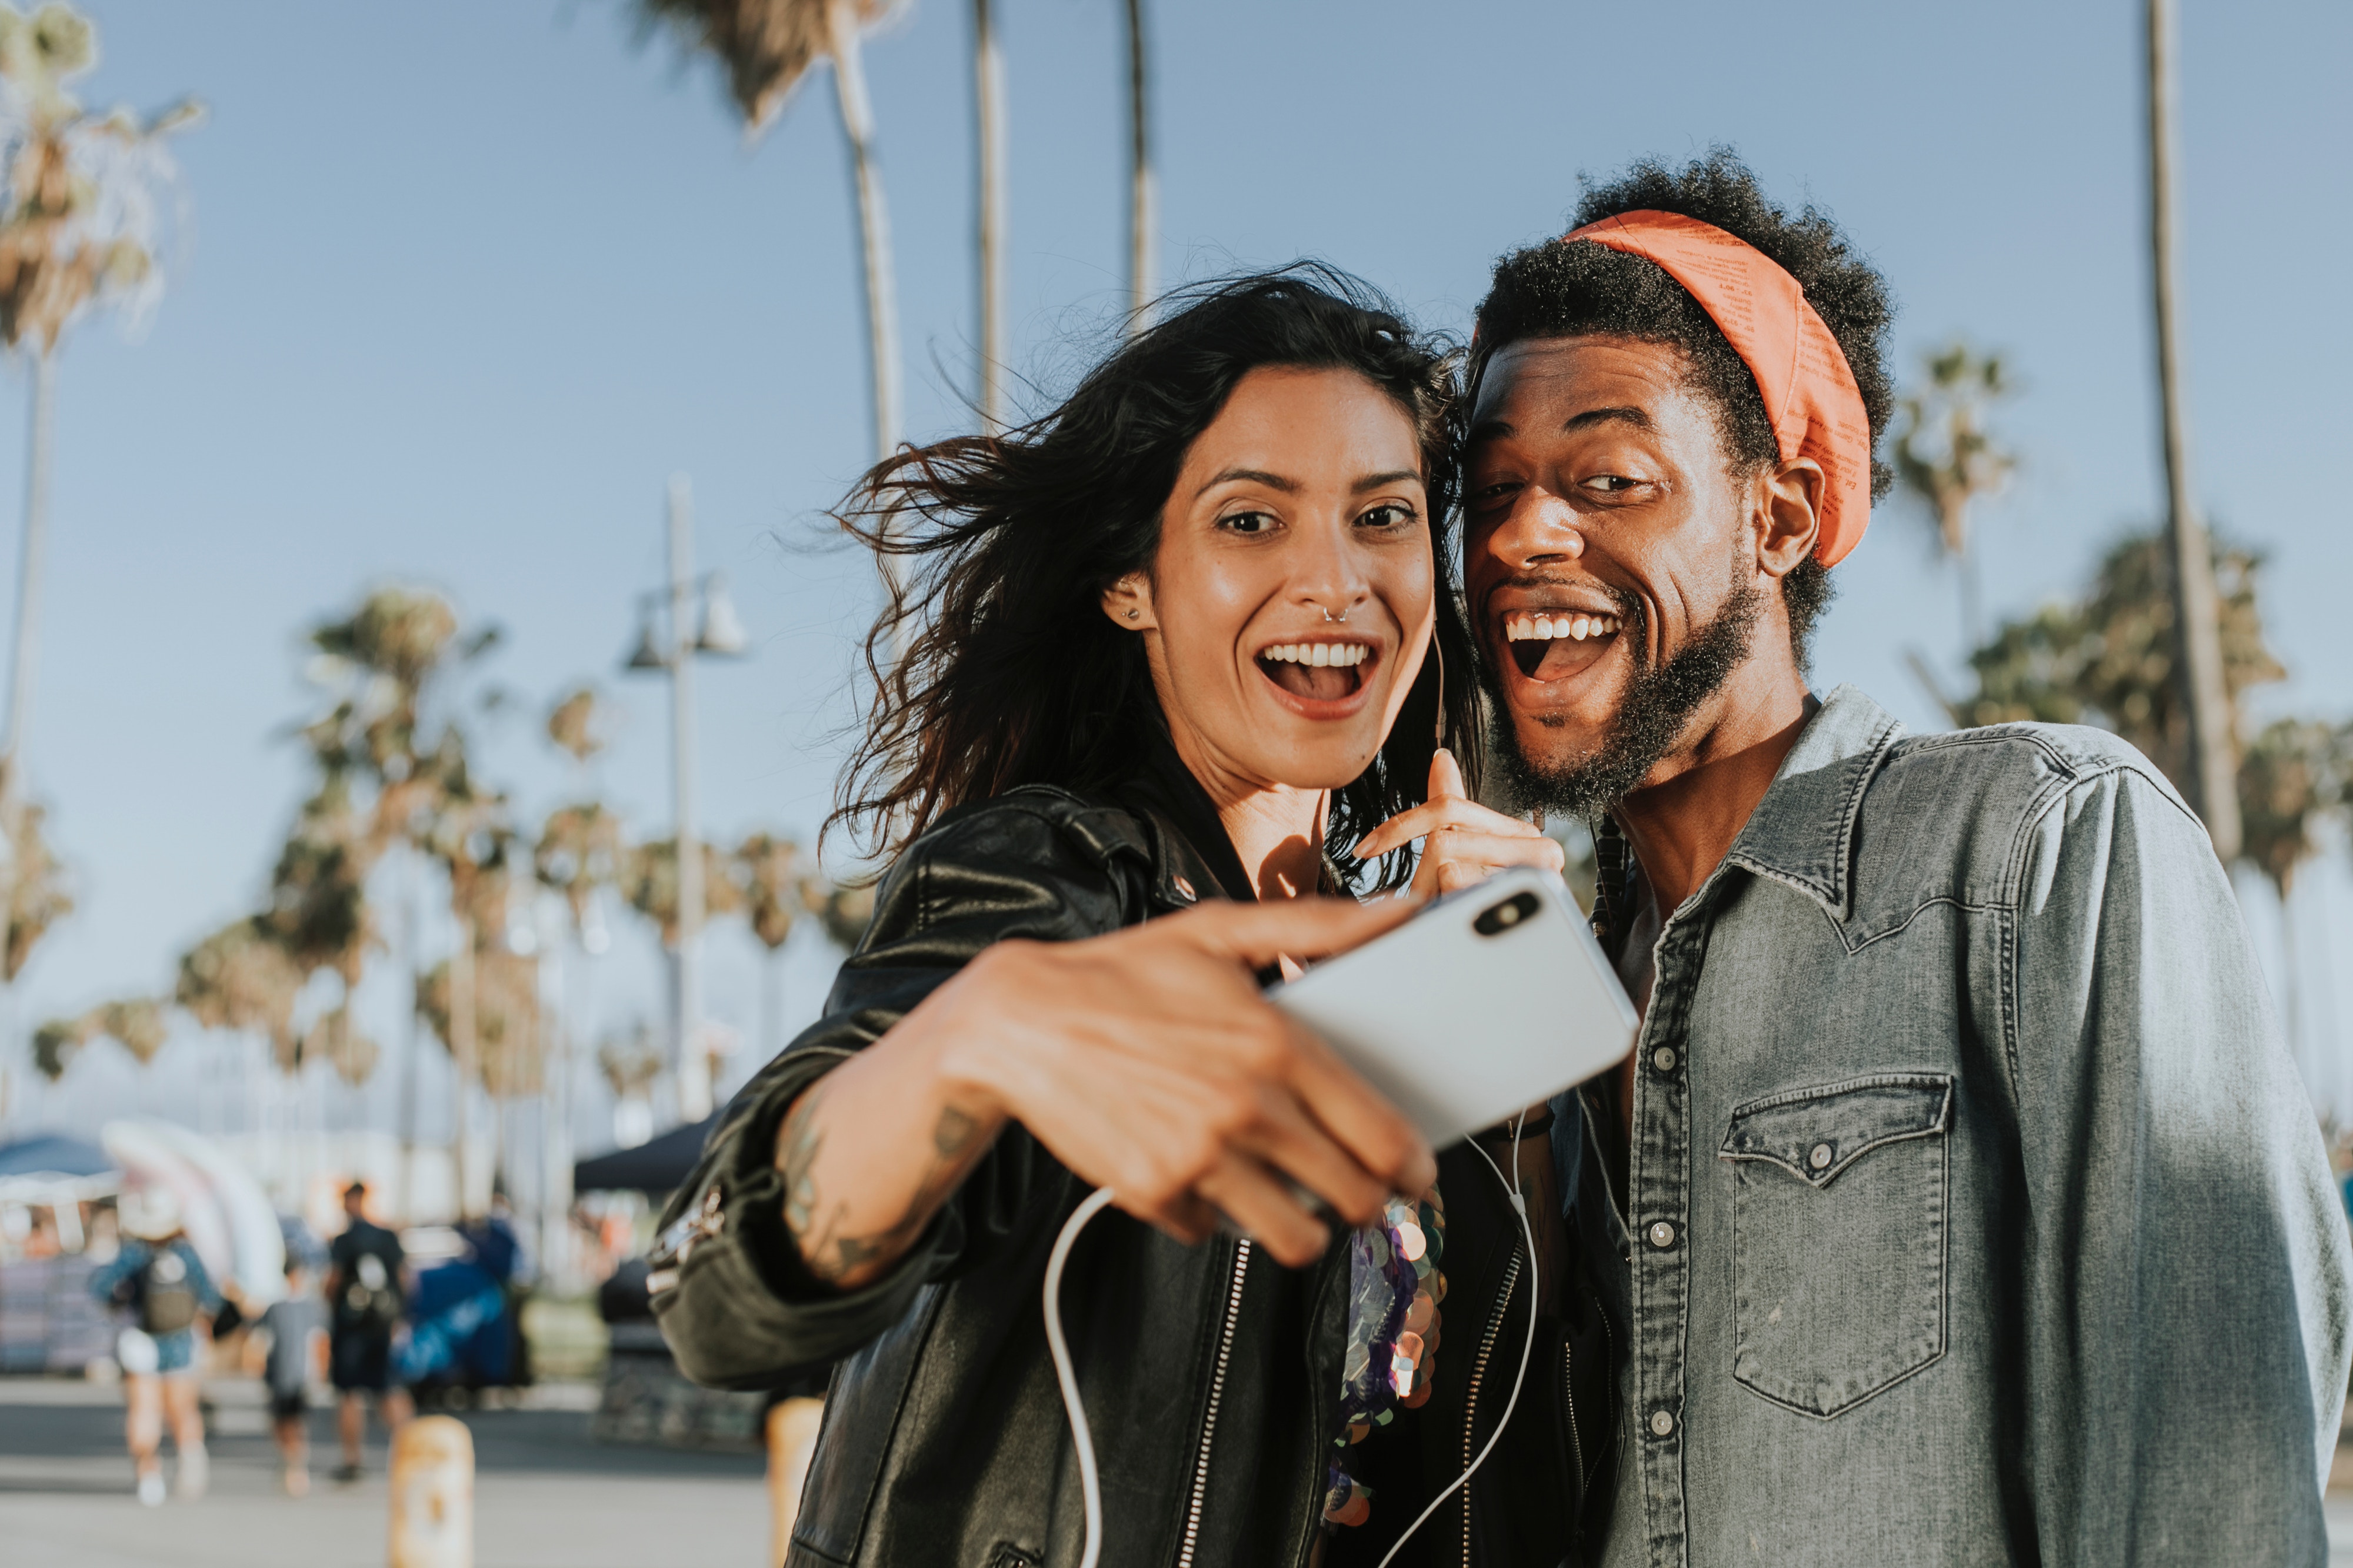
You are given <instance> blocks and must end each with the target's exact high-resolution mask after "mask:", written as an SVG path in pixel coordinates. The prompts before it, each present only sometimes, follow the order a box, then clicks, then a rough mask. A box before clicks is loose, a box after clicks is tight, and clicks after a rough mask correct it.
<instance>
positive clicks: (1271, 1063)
mask: <svg viewBox="0 0 2353 1568" xmlns="http://www.w3.org/2000/svg"><path fill="white" fill-rule="evenodd" d="M1410 912H1411V908H1410V906H1409V905H1408V904H1405V903H1402V902H1399V901H1395V900H1390V901H1384V902H1382V903H1379V904H1375V905H1370V906H1358V905H1356V904H1353V903H1349V902H1345V901H1344V900H1336V899H1313V900H1298V901H1296V902H1292V903H1284V904H1223V903H1219V904H1210V905H1205V906H1203V907H1201V908H1198V909H1194V910H1187V911H1186V912H1184V913H1183V914H1178V915H1171V916H1169V917H1167V918H1166V919H1163V920H1158V921H1153V922H1151V923H1150V924H1149V925H1145V926H1139V927H1136V928H1134V929H1133V930H1129V931H1120V932H1116V933H1114V934H1113V935H1110V936H1105V937H1100V938H1097V939H1095V940H1092V941H1089V942H1052V943H1049V942H999V943H998V944H997V945H996V946H994V947H992V948H990V949H988V950H987V952H984V953H982V954H981V955H980V956H979V957H978V958H976V959H975V960H974V961H973V963H971V964H970V965H968V966H967V967H966V968H965V971H964V973H961V974H959V975H958V976H957V977H956V978H955V979H954V980H952V981H950V982H949V983H948V984H945V985H944V986H942V987H941V988H940V989H939V990H938V991H937V992H935V993H934V994H933V996H932V997H931V998H930V999H929V1000H927V1001H926V1002H925V1003H924V1004H923V1006H922V1007H919V1008H917V1009H916V1011H915V1012H914V1013H913V1014H910V1015H909V1016H908V1017H907V1019H906V1022H905V1024H904V1025H902V1027H906V1026H916V1025H917V1024H918V1021H919V1019H922V1016H923V1014H924V1013H925V1012H927V1011H934V1010H935V1011H936V1014H937V1016H936V1017H935V1018H934V1019H923V1024H924V1025H926V1026H932V1027H936V1028H938V1029H939V1030H940V1034H941V1037H942V1039H943V1040H944V1042H945V1044H944V1049H943V1054H942V1056H941V1058H940V1064H939V1071H940V1076H941V1078H942V1079H943V1080H944V1082H945V1083H947V1084H948V1085H951V1086H954V1090H955V1091H960V1092H961V1094H963V1095H969V1096H972V1097H974V1098H976V1099H977V1100H981V1101H982V1102H984V1103H986V1104H987V1106H988V1107H989V1108H990V1109H991V1110H997V1111H999V1112H1001V1114H1003V1115H1005V1116H1009V1117H1011V1118H1013V1119H1015V1120H1017V1121H1019V1122H1020V1123H1021V1124H1022V1125H1023V1126H1024V1127H1026V1128H1028V1129H1029V1131H1030V1133H1031V1135H1032V1136H1034V1137H1036V1138H1037V1139H1038V1141H1039V1142H1041V1143H1043V1144H1044V1145H1045V1146H1046V1147H1047V1148H1048V1149H1049V1150H1050V1151H1052V1152H1053V1153H1054V1156H1055V1157H1056V1158H1057V1159H1059V1160H1060V1161H1061V1162H1062V1163H1063V1164H1065V1165H1067V1166H1069V1167H1070V1169H1071V1171H1072V1172H1073V1173H1076V1174H1077V1175H1078V1176H1079V1177H1080V1179H1082V1181H1086V1182H1089V1183H1092V1184H1095V1185H1098V1186H1108V1187H1110V1188H1111V1189H1112V1191H1113V1194H1116V1195H1115V1199H1114V1201H1115V1202H1116V1203H1117V1204H1118V1205H1119V1206H1120V1207H1121V1208H1124V1209H1125V1210H1127V1211H1128V1212H1129V1213H1130V1214H1133V1215H1136V1216H1137V1217H1138V1218H1141V1219H1145V1220H1148V1221H1150V1222H1152V1223H1153V1224H1155V1225H1157V1226H1160V1227H1161V1228H1163V1229H1165V1230H1166V1231H1168V1232H1169V1233H1170V1234H1172V1235H1174V1236H1176V1237H1179V1238H1181V1239H1184V1240H1187V1241H1198V1240H1199V1239H1201V1238H1202V1237H1206V1236H1207V1235H1208V1234H1209V1232H1210V1231H1211V1230H1212V1229H1213V1228H1214V1227H1215V1226H1216V1223H1217V1217H1218V1215H1219V1213H1220V1212H1222V1213H1223V1214H1224V1215H1227V1216H1229V1217H1230V1218H1231V1219H1232V1220H1233V1222H1234V1223H1235V1224H1237V1225H1239V1226H1241V1227H1242V1228H1243V1229H1244V1230H1246V1231H1248V1232H1249V1233H1250V1235H1251V1236H1252V1237H1256V1238H1257V1239H1258V1240H1259V1241H1260V1242H1261V1244H1262V1245H1263V1246H1264V1247H1266V1248H1267V1250H1268V1251H1270V1252H1271V1253H1272V1254H1273V1255H1274V1256H1275V1257H1276V1258H1279V1259H1281V1260H1282V1262H1284V1263H1286V1264H1289V1265H1291V1266H1293V1267H1294V1268H1296V1267H1300V1266H1302V1265H1304V1264H1306V1263H1309V1262H1312V1261H1313V1260H1314V1258H1317V1257H1320V1256H1321V1255H1322V1253H1323V1251H1324V1247H1325V1246H1326V1245H1327V1244H1328V1242H1329V1240H1330V1236H1329V1233H1328V1230H1327V1228H1326V1226H1324V1224H1323V1222H1322V1221H1320V1220H1319V1219H1317V1218H1316V1217H1315V1216H1314V1215H1313V1214H1312V1213H1310V1212H1309V1211H1308V1209H1307V1208H1306V1207H1304V1206H1303V1205H1302V1204H1301V1203H1300V1201H1299V1199H1298V1198H1297V1197H1295V1196H1294V1195H1293V1193H1292V1191H1291V1189H1290V1186H1289V1184H1288V1183H1286V1181H1285V1180H1284V1178H1285V1177H1288V1178H1289V1179H1290V1181H1291V1182H1295V1183H1297V1184H1299V1185H1300V1186H1301V1187H1303V1188H1305V1189H1307V1190H1308V1191H1309V1192H1311V1193H1313V1194H1316V1195H1317V1196H1320V1197H1322V1198H1323V1199H1324V1201H1325V1202H1326V1203H1328V1204H1329V1205H1331V1206H1332V1208H1333V1210H1334V1212H1335V1213H1336V1214H1338V1215H1340V1216H1341V1217H1342V1218H1344V1219H1345V1220H1346V1221H1347V1222H1348V1223H1349V1224H1351V1225H1362V1224H1365V1223H1366V1222H1368V1221H1370V1220H1371V1219H1372V1218H1373V1217H1374V1216H1375V1215H1377V1214H1378V1213H1379V1212H1380V1207H1381V1204H1382V1202H1383V1200H1384V1199H1386V1198H1387V1197H1388V1194H1391V1193H1409V1194H1419V1193H1420V1192H1422V1191H1424V1190H1425V1189H1426V1188H1428V1186H1429V1185H1430V1183H1431V1182H1432V1181H1433V1180H1435V1179H1436V1177H1437V1169H1438V1167H1437V1163H1436V1162H1435V1160H1434V1159H1433V1158H1432V1156H1431V1154H1430V1148H1429V1146H1428V1145H1427V1144H1426V1143H1425V1142H1423V1141H1422V1138H1421V1136H1420V1134H1419V1132H1418V1131H1416V1130H1415V1129H1414V1127H1413V1124H1412V1123H1411V1122H1409V1121H1407V1120H1406V1119H1405V1117H1404V1116H1403V1115H1402V1114H1400V1113H1399V1112H1398V1110H1396V1109H1394V1108H1393V1107H1391V1106H1390V1105H1389V1104H1388V1102H1387V1101H1386V1100H1382V1099H1381V1098H1380V1096H1379V1095H1377V1094H1376V1093H1375V1092H1374V1091H1373V1090H1372V1089H1370V1088H1369V1087H1368V1086H1366V1083H1365V1082H1364V1080H1363V1079H1360V1078H1358V1077H1357V1076H1356V1074H1355V1073H1354V1072H1353V1071H1351V1070H1350V1069H1349V1068H1347V1067H1346V1066H1345V1064H1343V1063H1342V1062H1341V1061H1340V1059H1339V1058H1337V1057H1336V1056H1335V1055H1334V1054H1333V1052H1332V1049H1331V1047H1329V1046H1326V1045H1325V1044H1324V1042H1323V1041H1322V1040H1320V1039H1318V1038H1317V1037H1315V1036H1314V1034H1312V1033H1310V1032H1309V1031H1308V1030H1306V1029H1304V1028H1303V1027H1301V1026H1299V1025H1298V1024H1297V1023H1295V1022H1293V1020H1292V1019H1291V1018H1290V1017H1289V1016H1287V1015H1285V1014H1283V1013H1282V1012H1280V1011H1278V1010H1277V1009H1276V1008H1274V1007H1272V1006H1271V1005H1269V1004H1268V1003H1267V1002H1266V1001H1265V1000H1264V999H1263V998H1262V997H1261V995H1260V994H1259V989H1258V984H1257V981H1256V980H1255V978H1254V977H1253V971H1255V970H1257V969H1261V968H1263V967H1265V966H1267V965H1269V964H1271V963H1274V962H1275V961H1276V960H1277V959H1278V958H1281V957H1285V956H1288V957H1292V958H1295V959H1307V958H1317V957H1322V956H1324V955H1326V954H1329V953H1335V952H1345V951H1347V950H1348V949H1350V948H1353V947H1356V946H1357V945H1358V944H1360V943H1362V942H1366V941H1367V940H1369V939H1370V938H1372V937H1375V936H1377V935H1379V934H1380V933H1381V932H1382V931H1387V930H1388V929H1390V928H1391V927H1393V926H1395V925H1397V924H1398V923H1399V922H1401V921H1403V920H1405V919H1406V918H1407V916H1408V915H1409V914H1410ZM845 1070H846V1069H845Z"/></svg>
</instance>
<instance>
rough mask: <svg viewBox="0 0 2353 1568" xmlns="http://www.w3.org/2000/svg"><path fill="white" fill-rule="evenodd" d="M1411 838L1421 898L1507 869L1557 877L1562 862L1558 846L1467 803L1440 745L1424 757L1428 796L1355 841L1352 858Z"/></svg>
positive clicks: (1406, 842)
mask: <svg viewBox="0 0 2353 1568" xmlns="http://www.w3.org/2000/svg"><path fill="white" fill-rule="evenodd" d="M1417 838H1419V839H1421V840H1423V844H1422V850H1421V862H1420V864H1419V865H1418V866H1416V867H1415V868H1414V871H1413V890H1414V891H1415V892H1417V893H1419V894H1422V895H1424V896H1428V895H1430V894H1432V893H1451V892H1452V891H1454V890H1455V889H1457V888H1468V887H1472V886H1475V885H1476V884H1478V883H1480V882H1483V881H1485V880H1486V879H1488V878H1489V877H1491V876H1493V875H1494V874H1495V873H1496V872H1498V871H1500V870H1503V869H1504V868H1505V867H1508V866H1534V867H1535V868H1538V869H1539V870H1545V871H1550V872H1552V873H1554V874H1555V875H1556V876H1557V875H1558V874H1559V873H1560V871H1561V869H1562V868H1564V867H1566V866H1567V864H1568V858H1567V855H1566V854H1565V853H1564V852H1563V851H1562V849H1561V847H1560V845H1559V844H1558V842H1556V840H1554V839H1550V838H1547V837H1545V836H1544V835H1543V834H1542V833H1540V832H1538V831H1537V830H1536V829H1535V827H1534V826H1531V825H1529V824H1528V823H1525V822H1522V821H1521V820H1520V819H1519V818H1517V817H1515V816H1504V814H1503V813H1502V812H1500V811H1490V810H1489V809H1488V808H1487V807H1485V806H1483V805H1480V804H1479V803H1478V802H1477V801H1475V800H1472V798H1471V797H1470V795H1468V794H1467V793H1465V791H1464V790H1463V787H1462V770H1461V767H1459V766H1457V765H1456V763H1455V761H1454V753H1453V752H1449V751H1447V750H1446V749H1445V748H1443V747H1440V749H1439V750H1438V752H1437V753H1436V754H1435V755H1433V756H1432V757H1431V758H1430V798H1429V799H1428V800H1427V801H1425V802H1424V803H1423V804H1421V805H1417V806H1415V807H1413V808H1412V809H1411V810H1410V811H1401V812H1399V813H1398V814H1397V815H1396V816H1392V817H1390V818H1389V819H1388V821H1387V822H1384V823H1382V824H1381V825H1380V826H1378V827H1376V828H1374V829H1373V830H1372V831H1371V832H1370V833H1367V834H1366V835H1365V837H1363V838H1361V839H1359V840H1357V843H1356V858H1358V859H1359V860H1369V859H1371V858H1373V857H1374V856H1376V855H1386V854H1388V852H1389V851H1390V850H1392V849H1401V848H1403V847H1405V846H1407V845H1409V844H1410V843H1412V842H1413V841H1414V840H1415V839H1417Z"/></svg>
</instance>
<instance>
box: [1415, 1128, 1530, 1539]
mask: <svg viewBox="0 0 2353 1568" xmlns="http://www.w3.org/2000/svg"><path fill="white" fill-rule="evenodd" d="M1526 1120H1527V1112H1525V1111H1522V1112H1521V1113H1520V1121H1526ZM1465 1142H1468V1143H1469V1144H1470V1145H1471V1148H1472V1152H1475V1153H1476V1154H1477V1155H1478V1156H1479V1158H1481V1159H1482V1160H1485V1161H1486V1162H1487V1169H1489V1170H1491V1171H1494V1172H1495V1180H1497V1181H1499V1182H1503V1183H1504V1190H1505V1191H1507V1192H1509V1193H1510V1194H1511V1196H1512V1208H1513V1210H1514V1212H1515V1213H1516V1214H1518V1215H1519V1216H1520V1235H1521V1236H1522V1237H1525V1238H1526V1241H1527V1244H1528V1290H1529V1296H1528V1337H1527V1339H1526V1340H1525V1341H1524V1342H1522V1343H1521V1345H1520V1370H1519V1371H1518V1372H1517V1373H1514V1374H1513V1376H1512V1396H1511V1398H1509V1399H1507V1400H1505V1401H1504V1415H1503V1418H1502V1419H1501V1420H1499V1421H1497V1422H1496V1423H1495V1430H1494V1432H1493V1435H1492V1436H1489V1437H1488V1439H1487V1446H1486V1447H1483V1448H1482V1449H1480V1450H1479V1457H1478V1458H1475V1459H1473V1460H1472V1461H1471V1468H1469V1469H1467V1470H1464V1471H1463V1472H1462V1473H1461V1475H1459V1476H1457V1477H1455V1478H1454V1479H1452V1480H1451V1481H1450V1482H1448V1483H1447V1485H1446V1489H1445V1490H1444V1491H1441V1492H1440V1493H1439V1494H1438V1495H1437V1496H1436V1497H1434V1498H1431V1499H1430V1506H1429V1507H1427V1508H1425V1509H1423V1510H1421V1514H1420V1517H1419V1518H1417V1519H1416V1520H1415V1521H1413V1522H1412V1523H1411V1524H1409V1525H1407V1526H1406V1527H1405V1533H1404V1534H1403V1535H1400V1536H1398V1538H1397V1541H1396V1542H1395V1543H1394V1544H1393V1545H1391V1546H1390V1547H1389V1549H1388V1555H1386V1556H1384V1557H1383V1558H1382V1559H1381V1561H1380V1568H1389V1561H1390V1559H1391V1558H1394V1557H1395V1556H1396V1555H1397V1554H1398V1552H1402V1551H1404V1550H1405V1543H1406V1542H1409V1541H1410V1540H1412V1539H1413V1532H1414V1531H1417V1530H1419V1529H1420V1528H1421V1527H1422V1526H1423V1525H1424V1524H1427V1523H1428V1522H1429V1521H1430V1515H1431V1514H1433V1513H1436V1512H1437V1511H1438V1506H1439V1504H1440V1503H1442V1502H1444V1501H1445V1500H1447V1499H1448V1498H1450V1497H1452V1496H1453V1495H1454V1489H1455V1488H1457V1487H1464V1486H1468V1485H1470V1483H1471V1478H1472V1476H1474V1475H1476V1474H1478V1473H1479V1467H1480V1466H1482V1465H1483V1464H1485V1463H1486V1462H1487V1456H1488V1455H1490V1454H1492V1453H1493V1452H1494V1451H1495V1445H1496V1444H1498V1443H1500V1442H1502V1441H1503V1440H1504V1428H1505V1427H1507V1426H1510V1425H1511V1424H1512V1412H1513V1411H1514V1410H1515V1409H1517V1408H1518V1407H1519V1403H1520V1386H1521V1384H1525V1382H1526V1381H1527V1377H1528V1358H1529V1357H1531V1356H1533V1355H1534V1354H1535V1348H1536V1302H1535V1289H1536V1287H1535V1280H1536V1279H1537V1277H1538V1276H1539V1275H1540V1273H1541V1272H1542V1271H1541V1270H1540V1269H1538V1268H1537V1267H1536V1233H1535V1228H1534V1227H1533V1226H1530V1225H1529V1224H1528V1200H1527V1198H1526V1197H1525V1195H1524V1194H1522V1193H1521V1191H1520V1179H1519V1178H1520V1126H1519V1122H1514V1123H1513V1125H1512V1179H1511V1180H1510V1181H1508V1182H1504V1173H1503V1172H1502V1171H1500V1170H1496V1167H1495V1162H1494V1160H1493V1158H1491V1157H1490V1156H1489V1154H1488V1153H1487V1151H1485V1150H1484V1149H1482V1148H1480V1147H1479V1141H1478V1140H1477V1139H1476V1138H1471V1139H1466V1140H1465ZM1507 1304H1508V1303H1507ZM1499 1310H1500V1309H1499Z"/></svg>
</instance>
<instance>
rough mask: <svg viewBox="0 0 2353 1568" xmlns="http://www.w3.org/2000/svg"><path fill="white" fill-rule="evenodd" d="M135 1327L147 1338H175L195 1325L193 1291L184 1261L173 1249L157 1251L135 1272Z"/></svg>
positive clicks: (185, 1261)
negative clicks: (172, 1336)
mask: <svg viewBox="0 0 2353 1568" xmlns="http://www.w3.org/2000/svg"><path fill="white" fill-rule="evenodd" d="M138 1279H139V1285H138V1293H139V1327H140V1328H141V1329H142V1330H143V1331H146V1332H148V1333H151V1334H176V1333H178V1332H179V1331H181V1330H183V1329H185V1328H187V1327H188V1326H189V1325H190V1324H192V1323H194V1322H195V1321H196V1292H195V1287H194V1286H193V1285H191V1284H190V1283H189V1281H188V1260H187V1259H186V1258H183V1257H181V1256H180V1253H179V1250H178V1248H176V1247H157V1248H156V1249H155V1250H154V1251H153V1253H151V1254H150V1255H149V1256H148V1258H147V1262H146V1264H145V1266H144V1267H142V1268H141V1269H140V1270H139V1275H138Z"/></svg>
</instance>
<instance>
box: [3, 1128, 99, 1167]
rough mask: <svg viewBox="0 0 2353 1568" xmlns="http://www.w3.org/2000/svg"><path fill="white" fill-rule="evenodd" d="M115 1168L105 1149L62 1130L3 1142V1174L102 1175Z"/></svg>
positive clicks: (38, 1133)
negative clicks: (12, 1141)
mask: <svg viewBox="0 0 2353 1568" xmlns="http://www.w3.org/2000/svg"><path fill="white" fill-rule="evenodd" d="M114 1168H115V1167H114V1162H113V1161H112V1160H110V1159H108V1158H107V1155H106V1151H105V1150H103V1149H101V1148H100V1147H99V1146H98V1145H97V1144H95V1143H92V1142H90V1141H89V1140H88V1139H84V1138H69V1137H68V1136H66V1135H65V1134H64V1133H62V1132H37V1133H35V1134H34V1135H33V1136H32V1137H30V1138H20V1139H18V1140H17V1141H16V1142H14V1143H0V1176H102V1175H104V1174H106V1173H108V1172H109V1171H111V1170H113V1169H114Z"/></svg>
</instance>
